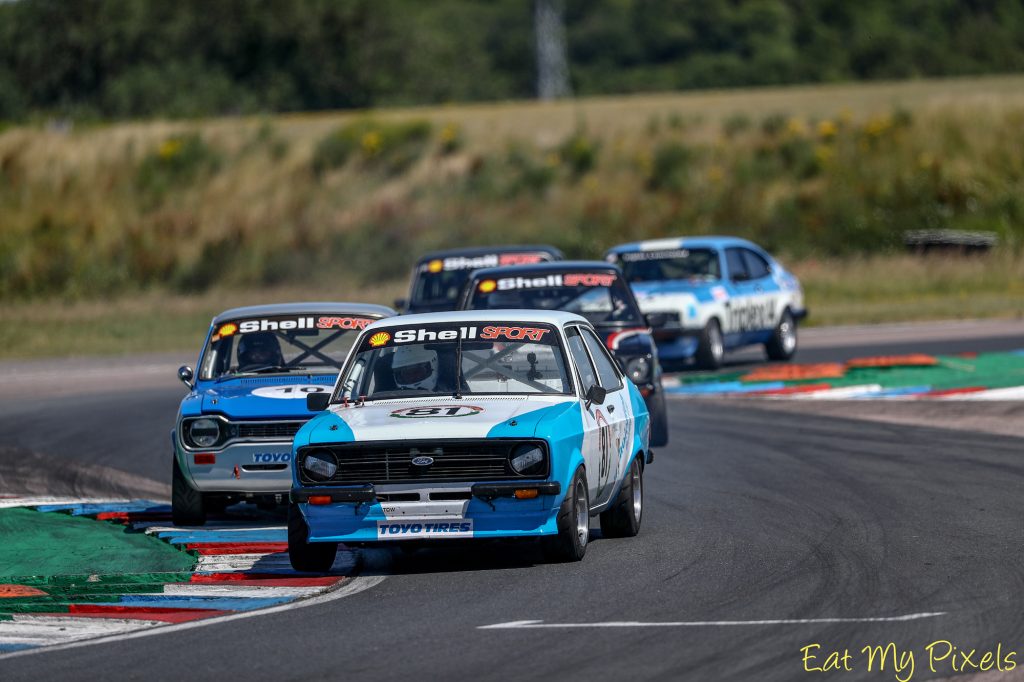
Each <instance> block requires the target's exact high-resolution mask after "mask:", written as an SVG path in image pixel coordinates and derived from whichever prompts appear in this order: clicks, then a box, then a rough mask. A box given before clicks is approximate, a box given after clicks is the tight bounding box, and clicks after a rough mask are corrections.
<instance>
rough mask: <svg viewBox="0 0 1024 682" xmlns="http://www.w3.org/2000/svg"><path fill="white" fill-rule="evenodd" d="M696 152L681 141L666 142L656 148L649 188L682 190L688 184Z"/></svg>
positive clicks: (648, 176)
mask: <svg viewBox="0 0 1024 682" xmlns="http://www.w3.org/2000/svg"><path fill="white" fill-rule="evenodd" d="M693 160H694V152H693V150H692V149H691V148H690V147H687V146H686V145H684V144H682V143H681V142H674V141H673V142H666V143H664V144H661V145H659V146H658V147H657V148H656V149H655V150H654V156H653V158H652V160H651V169H650V172H649V173H648V174H647V182H646V184H647V189H650V190H655V191H657V190H669V191H673V192H680V191H682V190H683V188H684V186H685V185H686V178H687V174H688V172H689V170H690V164H691V163H692V162H693Z"/></svg>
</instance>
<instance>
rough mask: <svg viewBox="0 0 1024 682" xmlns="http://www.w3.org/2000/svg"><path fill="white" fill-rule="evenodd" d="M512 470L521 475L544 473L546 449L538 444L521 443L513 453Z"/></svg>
mask: <svg viewBox="0 0 1024 682" xmlns="http://www.w3.org/2000/svg"><path fill="white" fill-rule="evenodd" d="M511 464H512V470H513V471H515V472H516V473H517V474H519V475H520V476H531V475H540V474H543V473H544V468H545V467H544V451H543V450H541V449H540V448H539V447H538V446H536V445H520V446H519V447H518V448H516V449H515V451H514V452H513V453H512V460H511Z"/></svg>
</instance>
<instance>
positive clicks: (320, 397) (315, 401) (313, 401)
mask: <svg viewBox="0 0 1024 682" xmlns="http://www.w3.org/2000/svg"><path fill="white" fill-rule="evenodd" d="M330 404H331V394H330V392H329V391H321V392H319V393H307V394H306V409H307V410H309V411H310V412H323V411H324V410H326V409H327V406H328V405H330Z"/></svg>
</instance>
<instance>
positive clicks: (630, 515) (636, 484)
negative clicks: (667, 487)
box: [601, 454, 644, 538]
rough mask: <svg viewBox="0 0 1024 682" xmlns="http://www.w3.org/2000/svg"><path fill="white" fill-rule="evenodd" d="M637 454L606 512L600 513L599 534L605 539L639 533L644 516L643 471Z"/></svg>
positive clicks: (628, 536) (626, 536) (639, 456)
mask: <svg viewBox="0 0 1024 682" xmlns="http://www.w3.org/2000/svg"><path fill="white" fill-rule="evenodd" d="M642 456H643V454H639V455H637V456H636V457H634V458H633V463H632V464H631V465H630V466H629V473H628V474H626V480H625V481H623V482H622V487H621V488H619V494H618V496H617V497H616V498H615V501H614V502H612V506H610V507H609V508H608V511H604V512H601V534H602V535H604V536H605V537H606V538H631V537H633V536H634V535H636V534H637V533H639V532H640V521H641V520H643V516H644V470H643V468H641V466H640V458H641V457H642Z"/></svg>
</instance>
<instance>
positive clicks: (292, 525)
mask: <svg viewBox="0 0 1024 682" xmlns="http://www.w3.org/2000/svg"><path fill="white" fill-rule="evenodd" d="M308 540H309V526H307V525H306V519H305V518H303V516H302V512H300V511H299V507H298V505H296V504H289V505H288V560H289V561H290V562H291V564H292V568H294V569H295V570H296V571H304V572H307V573H326V572H327V571H329V570H331V566H333V565H334V557H336V556H337V555H338V543H336V542H309V541H308Z"/></svg>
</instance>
